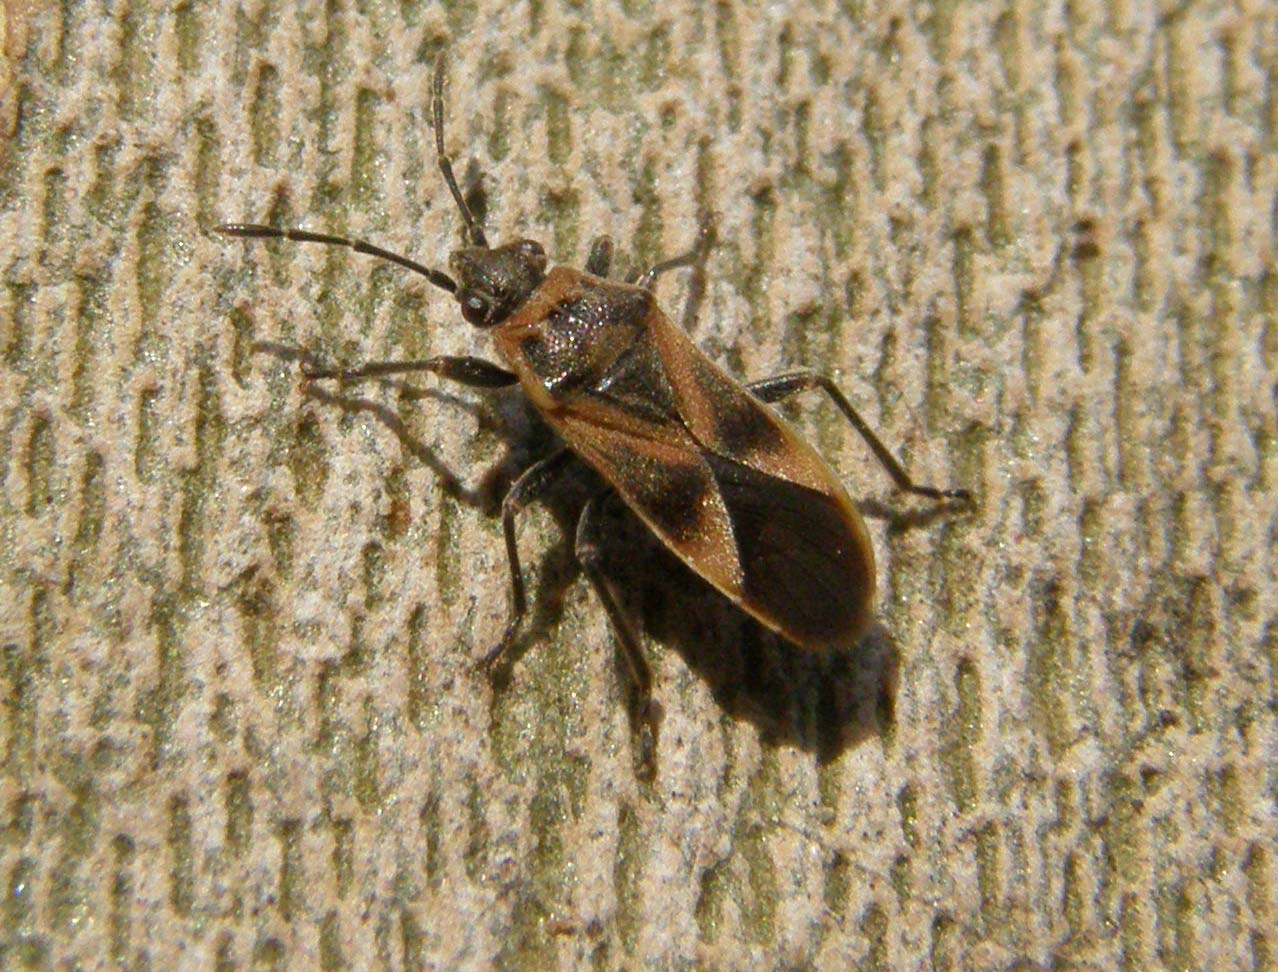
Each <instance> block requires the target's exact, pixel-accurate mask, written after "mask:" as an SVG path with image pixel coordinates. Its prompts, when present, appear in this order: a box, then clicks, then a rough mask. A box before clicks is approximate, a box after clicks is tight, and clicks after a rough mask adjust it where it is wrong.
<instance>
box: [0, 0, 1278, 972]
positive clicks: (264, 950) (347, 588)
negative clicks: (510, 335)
mask: <svg viewBox="0 0 1278 972" xmlns="http://www.w3.org/2000/svg"><path fill="white" fill-rule="evenodd" d="M784 7H785V5H773V6H772V7H771V8H770V9H769V12H768V13H766V14H759V13H753V12H750V11H749V9H748V8H747V5H736V4H732V3H727V2H721V3H717V4H707V3H700V2H688V3H683V4H665V3H654V2H643V0H632V2H623V3H620V4H617V3H611V4H610V3H603V2H599V3H591V2H588V0H587V2H582V3H576V4H564V5H559V4H555V3H551V2H530V3H525V4H507V3H492V4H489V3H482V4H475V3H458V4H453V5H448V6H445V7H434V6H428V7H425V8H419V7H418V5H416V4H410V3H390V2H382V0H363V2H354V0H335V2H330V3H327V4H324V3H319V2H300V3H282V2H271V0H259V2H246V3H243V4H235V3H194V2H191V3H186V2H179V3H169V4H154V5H148V4H145V3H130V4H126V5H116V4H103V3H92V2H91V3H84V4H78V3H70V4H64V5H62V6H56V7H51V8H50V7H48V5H46V4H42V3H26V4H23V3H9V4H6V5H5V12H4V16H5V18H6V21H5V24H4V42H5V63H4V65H3V70H0V84H3V85H5V87H4V90H3V91H0V139H2V140H0V155H2V157H0V267H2V268H3V274H4V287H3V288H2V289H0V375H2V377H0V430H2V434H3V441H2V442H0V476H2V477H3V484H4V488H3V494H2V496H0V606H2V616H0V646H2V651H3V666H2V667H0V700H2V701H3V705H0V753H2V754H3V755H2V759H3V764H2V766H0V877H2V878H3V882H4V892H5V893H4V901H3V904H2V905H0V965H3V966H5V967H12V968H27V967H30V968H35V969H46V968H48V969H53V968H57V969H68V968H112V969H114V968H119V969H144V968H153V969H184V968H215V967H216V968H225V969H233V968H287V969H304V968H305V969H309V968H315V967H319V968H323V969H341V968H351V969H363V968H387V969H428V968H440V969H461V968H484V967H502V968H532V969H568V968H577V967H585V968H599V969H609V968H648V969H676V968H697V967H700V968H708V969H718V968H723V969H728V968H754V969H781V968H796V969H797V968H805V969H806V968H815V969H831V970H835V969H838V970H842V969H848V968H855V967H864V968H887V969H923V968H938V969H962V968H1012V967H1016V968H1020V967H1021V966H1020V965H1018V964H1017V963H1018V962H1025V961H1027V962H1029V963H1031V965H1030V967H1035V968H1037V967H1049V966H1050V967H1053V968H1095V969H1111V968H1128V969H1148V968H1157V967H1166V968H1173V969H1204V968H1212V969H1218V970H1224V969H1274V968H1275V967H1278V934H1276V933H1275V931H1274V929H1276V928H1278V859H1276V857H1275V855H1276V854H1278V846H1276V838H1275V834H1276V833H1278V819H1276V818H1278V807H1276V801H1278V770H1276V768H1275V767H1276V766H1278V755H1276V753H1278V723H1276V719H1278V716H1276V713H1278V707H1276V705H1275V702H1276V701H1278V699H1276V691H1275V682H1276V679H1278V568H1276V566H1275V555H1274V547H1275V542H1276V536H1278V522H1276V519H1275V518H1276V517H1278V428H1276V425H1275V421H1276V420H1275V413H1276V410H1278V403H1276V401H1275V398H1276V394H1278V393H1276V388H1278V274H1276V273H1275V250H1276V248H1278V10H1276V9H1275V7H1274V5H1273V4H1272V3H1261V2H1253V0H1240V2H1238V3H1235V4H1192V3H1191V4H1182V5H1179V6H1171V5H1163V6H1162V7H1155V6H1153V5H1150V4H1142V3H1137V2H1119V3H1102V2H1099V0H1079V2H1071V3H1068V4H1056V3H1037V2H1029V0H1027V2H1017V0H1010V2H1003V3H952V2H940V3H936V4H935V5H932V6H929V5H926V4H906V3H889V4H884V5H879V4H855V3H850V4H844V5H842V6H839V5H836V4H833V3H827V4H820V3H818V4H795V5H793V7H794V9H793V10H792V11H790V12H788V13H787V12H785V10H784ZM445 46H446V47H447V48H448V50H449V64H450V74H451V80H450V85H449V90H448V100H447V117H448V142H449V145H450V148H451V149H452V151H453V152H454V153H455V155H456V157H457V160H458V167H459V174H460V175H461V177H462V181H463V182H464V183H465V184H466V185H467V187H468V192H470V193H471V197H472V199H474V201H475V202H476V204H477V205H478V207H479V208H480V210H481V211H482V212H483V213H484V218H485V220H486V225H487V226H488V228H489V231H490V235H492V236H493V237H495V238H509V237H513V236H523V235H527V236H532V237H535V238H539V239H541V240H542V241H543V242H544V243H545V244H546V246H547V248H548V250H549V251H550V252H551V254H552V257H553V258H554V259H556V260H558V261H560V262H565V263H569V264H573V265H580V264H581V263H582V262H583V261H584V257H585V252H586V248H587V246H588V244H589V240H590V238H591V237H592V236H593V235H595V234H596V233H600V232H609V233H611V234H613V235H614V236H615V237H617V239H618V241H619V244H620V251H621V253H622V254H624V255H625V257H626V259H627V260H629V259H631V258H633V259H635V260H637V261H639V262H642V263H648V262H651V261H653V260H655V259H657V258H659V257H661V256H668V255H670V254H672V253H674V252H678V251H681V250H683V249H685V248H686V247H687V246H688V245H689V244H690V242H691V241H692V240H693V238H694V235H695V232H696V225H697V213H698V210H699V209H703V208H704V209H710V210H714V211H715V212H717V213H718V214H719V215H718V234H719V244H718V246H717V247H716V248H715V250H714V251H713V253H712V254H711V256H710V258H709V261H708V264H707V267H706V271H707V272H706V281H705V289H704V293H703V295H702V297H701V299H700V300H699V301H697V302H695V305H696V310H697V314H696V320H695V323H693V324H692V328H693V331H694V334H695V335H696V338H697V340H698V342H699V343H700V344H701V346H702V347H703V348H705V349H706V350H707V351H708V353H710V354H711V355H712V356H713V357H714V358H715V359H716V360H718V361H720V362H723V363H724V364H725V365H727V366H728V367H730V368H731V369H732V370H733V371H734V372H736V373H738V374H741V375H742V376H746V377H761V376H763V375H766V374H769V373H773V372H776V371H780V370H784V369H788V368H792V367H798V366H814V367H818V368H820V369H822V370H828V371H834V372H837V373H838V374H839V378H840V382H841V385H842V387H843V388H844V389H845V390H846V391H847V393H848V395H849V397H850V398H851V399H852V400H853V401H854V402H855V403H856V404H857V405H858V406H859V407H860V408H861V409H862V410H863V412H864V414H865V416H866V417H867V418H868V419H869V420H870V421H871V423H872V424H873V425H874V426H875V427H876V428H877V429H879V430H880V432H881V433H882V435H883V437H884V439H885V440H886V441H887V442H888V443H889V444H890V445H891V446H892V447H893V449H894V450H896V451H897V452H898V454H899V455H901V456H902V457H903V458H904V459H905V461H906V462H907V464H908V466H909V467H910V469H911V470H912V471H913V472H914V473H915V474H916V475H917V476H918V477H919V478H920V479H922V480H924V481H931V482H937V483H942V484H946V483H955V484H963V485H968V486H970V487H972V488H973V489H975V490H976V491H977V493H978V494H979V498H980V499H979V508H978V509H977V511H976V512H974V513H971V514H961V513H959V514H955V513H952V512H951V513H947V514H944V515H932V513H931V508H930V507H929V506H928V505H927V504H922V503H918V502H916V501H913V500H909V499H905V498H902V497H900V496H898V495H895V494H894V493H893V491H892V489H891V484H890V482H889V480H888V479H887V477H886V476H885V475H883V473H882V471H881V470H880V469H878V468H877V467H876V466H875V465H874V463H873V461H872V459H871V458H870V456H869V453H868V451H867V450H866V449H865V448H864V446H863V444H862V443H861V442H860V441H858V440H857V438H856V436H855V434H854V433H853V432H852V431H851V430H849V429H848V428H847V427H846V426H845V424H844V423H843V422H842V421H841V420H840V418H839V417H838V415H837V414H836V413H835V412H834V410H833V409H832V408H831V407H829V405H828V403H827V402H825V401H824V400H821V399H820V398H819V396H810V397H809V398H810V400H808V399H805V400H802V401H800V402H799V403H798V405H797V407H796V408H795V409H794V410H792V412H791V414H793V415H795V416H796V417H797V420H798V421H799V422H800V424H801V426H802V427H803V428H805V429H806V430H807V431H808V432H809V433H810V434H811V435H812V436H813V438H814V440H815V441H816V442H817V443H818V444H819V445H820V447H821V448H822V450H823V451H824V452H825V453H826V454H827V455H828V456H829V457H830V459H831V461H832V463H833V464H834V466H835V467H836V468H837V469H838V470H840V472H841V473H842V474H843V475H844V476H845V477H846V480H847V482H848V483H849V485H850V488H851V490H852V492H853V493H854V494H855V495H857V496H858V497H861V498H862V500H863V504H864V507H863V508H864V511H865V513H866V515H867V519H868V522H869V524H870V530H871V533H872V535H873V537H874V541H875V545H876V550H877V553H878V559H879V578H880V607H879V612H878V617H879V621H880V624H879V626H878V627H877V628H876V629H875V630H874V631H873V633H872V634H871V636H870V637H869V638H868V639H867V641H866V642H865V644H863V645H862V646H861V647H860V648H859V649H858V650H857V651H855V652H851V653H848V654H846V655H843V656H836V657H831V658H812V657H800V656H799V655H797V654H796V653H795V652H793V651H792V650H789V649H787V648H785V647H784V646H783V645H779V644H777V643H776V642H775V641H774V640H772V639H770V638H768V637H765V636H764V635H762V634H761V633H760V632H759V631H758V630H757V628H755V627H754V626H753V625H752V624H750V623H748V622H746V621H745V620H743V618H742V617H741V616H740V615H739V614H738V613H736V612H734V611H733V610H732V609H731V608H729V607H728V606H726V605H725V604H724V603H722V602H721V600H720V599H717V598H716V597H715V596H714V595H713V594H711V593H710V592H708V591H706V590H705V589H703V587H702V586H700V585H698V584H697V583H694V582H693V581H692V580H691V579H690V578H689V577H688V576H687V575H686V573H685V572H683V571H682V570H681V569H680V568H679V567H677V565H676V564H675V563H674V561H673V559H672V558H670V557H669V556H668V555H665V554H663V553H662V552H661V551H660V550H657V549H654V547H653V545H652V544H650V543H646V542H645V541H644V539H643V536H642V533H641V531H639V530H637V529H636V528H635V527H634V526H633V524H631V523H629V522H628V521H627V520H626V519H625V518H623V517H620V516H617V517H614V518H613V519H612V520H610V521H609V522H610V527H611V529H610V533H611V536H612V539H611V541H610V543H609V545H608V555H609V560H610V564H611V568H612V576H614V577H615V578H616V582H617V584H618V586H619V588H620V589H621V590H623V591H624V600H625V602H626V607H627V609H628V610H629V611H631V612H632V613H633V614H634V616H635V617H636V618H642V619H643V622H642V624H641V630H642V631H643V638H644V642H645V645H646V646H647V648H648V651H649V653H650V656H651V658H652V662H653V666H654V669H655V673H656V682H657V684H656V693H657V696H658V698H659V699H660V701H661V704H662V706H663V708H664V713H665V718H664V722H663V731H662V734H661V740H660V772H659V775H658V778H657V780H656V782H655V783H654V784H652V785H650V786H649V785H645V784H643V783H641V782H639V781H638V780H637V779H636V778H635V775H634V772H633V769H632V765H633V760H634V755H635V753H634V740H633V737H632V727H631V725H630V720H629V719H628V716H627V691H626V689H625V687H624V681H623V679H622V677H621V676H622V673H621V670H620V668H619V665H618V663H617V659H616V658H615V652H614V649H613V648H612V647H611V646H612V644H613V642H612V638H611V635H610V633H609V629H608V625H607V621H606V619H605V617H604V615H603V612H602V610H601V609H600V608H599V606H598V604H597V603H596V602H595V601H594V599H593V597H592V595H591V594H590V591H589V588H588V586H587V585H586V584H585V583H584V582H582V579H581V578H580V577H579V576H578V574H577V573H576V571H575V568H574V567H573V562H572V556H571V534H572V530H573V524H574V519H573V518H574V515H575V510H576V509H577V508H578V507H579V505H580V502H581V500H582V498H583V496H584V495H585V486H584V485H582V484H581V483H577V484H575V485H574V484H573V483H571V482H570V483H569V484H567V488H566V490H565V491H564V492H563V493H562V494H559V495H558V496H557V497H556V498H555V499H553V500H552V501H551V502H550V503H548V504H547V505H546V506H539V507H535V508H533V509H532V510H530V511H529V512H528V513H527V514H526V515H525V516H524V518H523V522H522V527H521V531H520V542H521V545H522V549H523V550H524V552H525V553H524V559H525V563H526V566H527V568H528V570H529V575H530V581H531V595H532V605H533V610H532V615H533V623H532V625H531V626H530V632H529V636H528V637H527V638H526V639H525V640H524V642H523V643H522V645H521V648H520V650H519V652H518V653H517V655H518V657H517V658H516V659H515V661H514V663H513V664H512V665H511V666H510V667H509V669H508V671H507V673H506V676H505V677H504V678H502V679H499V680H498V681H497V682H496V683H490V681H489V680H488V679H487V678H486V677H484V675H483V674H482V673H480V672H478V671H476V669H475V666H474V659H475V658H477V657H478V656H479V655H480V654H481V653H482V652H483V651H484V650H485V649H486V648H487V647H489V646H490V645H491V644H492V643H493V641H494V640H495V639H496V638H497V636H498V635H499V633H500V631H501V629H502V626H503V624H504V620H505V614H506V611H507V599H508V580H507V575H506V567H505V559H504V553H503V547H502V541H501V531H500V522H499V506H500V497H501V494H502V492H503V491H504V489H505V487H506V486H507V485H508V484H509V482H510V481H511V479H512V478H513V477H514V476H515V475H516V474H517V472H518V471H519V469H521V468H522V467H524V466H526V465H527V464H528V463H529V462H531V461H533V460H534V459H535V458H536V457H537V456H539V455H541V454H543V453H544V452H546V451H547V450H548V449H549V448H551V447H552V445H553V443H552V441H551V440H550V438H549V437H548V435H547V434H546V433H545V432H544V431H543V430H541V429H540V428H539V427H538V425H537V424H536V422H535V420H534V419H533V418H532V417H531V416H530V415H529V414H528V412H527V410H526V409H525V408H524V406H523V405H522V404H521V400H520V399H519V397H518V396H517V395H515V394H510V393H493V394H489V395H484V394H481V393H476V392H472V391H470V390H467V389H457V388H454V387H447V386H443V385H441V383H439V382H438V381H435V380H432V379H431V378H430V377H429V376H427V377H422V378H416V377H414V378H412V379H411V380H407V381H398V380H397V381H390V382H384V383H372V384H368V385H364V386H359V387H351V388H346V389H336V388H332V387H317V388H314V389H310V390H308V389H306V388H304V387H303V386H302V384H301V383H300V382H299V380H298V364H297V359H298V355H299V354H300V353H301V351H302V350H303V349H305V350H306V351H310V352H314V353H315V354H317V355H319V356H321V357H322V358H323V359H324V360H326V361H332V362H356V361H361V360H367V359H379V358H397V357H418V356H425V355H428V354H437V353H457V354H465V353H473V354H486V353H488V351H489V349H488V348H487V346H486V342H485V338H484V335H483V334H482V333H479V332H476V331H474V330H473V329H471V328H469V327H468V326H467V325H465V324H464V323H463V322H462V321H461V318H460V316H459V315H458V313H457V311H456V307H455V305H454V304H453V303H452V302H451V301H450V300H448V299H447V297H446V295H443V294H441V293H439V292H437V291H434V290H432V288H431V287H430V286H429V285H428V284H427V283H426V282H425V281H423V280H421V279H420V278H415V277H412V276H411V275H409V274H406V273H404V272H403V271H401V270H398V269H396V268H395V267H393V266H389V265H386V264H380V263H378V262H376V261H373V260H370V259H368V258H365V257H360V256H357V255H354V254H351V253H349V252H347V251H334V250H329V249H324V248H319V247H314V246H311V247H306V246H296V245H288V244H274V243H273V244H259V243H255V244H246V243H243V242H240V241H229V240H225V239H221V238H218V237H215V236H212V235H211V234H209V233H207V232H206V230H207V228H208V227H209V226H211V225H214V224H216V223H218V222H221V221H225V220H239V219H252V220H257V221H262V222H270V223H274V224H279V225H303V226H306V227H307V228H310V229H315V230H324V231H329V232H340V233H349V234H353V235H359V236H364V237H368V238H371V239H373V240H375V241H377V242H379V243H381V244H383V245H385V246H387V247H390V248H392V249H395V250H398V251H401V252H405V253H407V254H409V255H411V256H414V257H416V258H417V259H420V260H422V261H424V262H427V263H430V264H432V265H437V266H440V265H443V264H444V263H445V261H446V256H447V252H448V251H449V249H450V248H451V247H453V246H456V245H457V244H458V242H459V240H460V234H459V221H458V218H457V214H456V213H455V211H454V210H453V208H452V207H451V205H450V204H449V201H448V198H447V195H446V192H445V190H444V187H443V185H442V183H441V180H440V179H439V177H438V173H437V171H436V170H435V168H434V159H433V152H432V145H431V136H430V128H429V124H428V107H429V77H430V71H431V65H432V63H433V61H434V58H435V55H436V53H437V52H438V51H439V50H440V49H441V48H442V47H445ZM689 289H690V284H689V276H688V274H687V273H686V272H680V273H673V274H670V275H668V276H667V277H664V278H662V280H661V282H660V284H659V287H658V291H659V294H660V297H661V299H662V301H663V303H664V305H665V306H666V307H668V308H670V311H671V314H672V316H676V317H678V316H680V314H681V312H680V308H681V307H682V306H683V304H684V301H685V298H686V296H687V294H688V293H689ZM693 289H695V288H693Z"/></svg>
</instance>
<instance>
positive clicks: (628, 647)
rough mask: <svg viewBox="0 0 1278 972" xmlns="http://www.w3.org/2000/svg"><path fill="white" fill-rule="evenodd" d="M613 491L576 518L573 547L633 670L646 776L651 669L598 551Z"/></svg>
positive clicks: (651, 744) (652, 729) (651, 739)
mask: <svg viewBox="0 0 1278 972" xmlns="http://www.w3.org/2000/svg"><path fill="white" fill-rule="evenodd" d="M609 495H610V494H609V493H608V492H602V493H596V494H595V495H594V496H592V497H591V498H590V499H589V500H588V501H587V502H586V505H585V507H584V508H583V509H582V511H581V519H579V520H578V521H577V538H576V541H575V543H574V547H573V550H574V552H575V553H576V555H577V563H579V564H580V565H581V569H582V572H583V573H584V574H585V575H586V579H587V580H589V581H590V586H591V587H593V588H594V589H595V593H596V594H597V595H598V596H599V600H600V601H602V602H603V606H604V610H605V611H607V612H608V620H609V621H611V622H612V628H613V630H614V631H615V632H616V633H617V639H618V640H619V641H620V642H621V650H622V653H623V654H624V655H625V657H626V665H627V667H628V668H629V669H630V680H631V683H632V684H633V685H634V691H635V704H636V711H637V713H638V717H639V725H640V728H639V733H640V741H639V765H640V767H641V768H642V770H643V773H644V775H645V776H648V777H651V776H652V775H653V772H654V770H655V768H656V747H657V742H656V732H657V724H656V723H657V719H656V715H657V714H656V705H655V703H654V702H653V700H652V669H651V668H650V667H649V666H648V660H647V659H646V658H645V657H644V654H643V649H642V648H641V647H640V646H639V639H638V638H636V637H635V633H634V629H633V628H632V627H631V626H630V622H629V621H627V620H626V616H625V614H624V613H623V612H622V610H621V605H620V604H618V603H617V598H616V596H615V595H614V594H613V592H612V587H611V586H609V584H608V579H607V578H606V577H605V576H604V574H603V570H602V569H601V563H600V561H601V558H600V553H599V540H598V533H599V510H600V508H601V507H602V506H603V503H604V501H605V500H606V499H607V498H608V496H609Z"/></svg>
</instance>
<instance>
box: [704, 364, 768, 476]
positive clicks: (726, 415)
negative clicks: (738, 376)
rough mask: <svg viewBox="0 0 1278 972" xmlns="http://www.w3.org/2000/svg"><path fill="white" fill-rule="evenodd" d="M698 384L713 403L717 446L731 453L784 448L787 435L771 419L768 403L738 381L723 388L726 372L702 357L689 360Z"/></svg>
mask: <svg viewBox="0 0 1278 972" xmlns="http://www.w3.org/2000/svg"><path fill="white" fill-rule="evenodd" d="M689 363H690V364H691V366H692V368H693V374H694V376H695V379H696V385H697V387H698V388H701V389H704V390H706V392H707V393H709V394H710V398H711V400H712V402H713V404H714V408H713V409H711V411H710V418H711V421H712V422H713V425H714V445H713V446H710V443H706V445H707V446H710V447H711V448H715V449H717V450H718V451H720V452H723V453H724V454H726V455H731V456H742V457H748V456H758V455H760V454H764V453H767V452H769V451H772V452H775V451H776V450H777V449H783V448H785V436H784V435H783V434H782V432H781V430H780V429H778V428H777V426H776V424H775V423H773V422H772V421H771V420H770V416H769V415H768V411H767V406H766V405H763V404H762V403H760V402H758V401H756V400H755V398H754V397H753V396H752V395H750V394H749V392H747V391H745V390H744V389H742V388H741V387H739V386H737V385H736V384H735V383H732V384H731V387H728V388H724V385H725V379H724V377H723V375H721V374H719V372H717V371H715V370H714V369H712V368H711V367H710V364H709V362H707V361H705V360H703V359H701V358H700V357H699V356H698V358H697V359H696V360H694V361H691V362H689Z"/></svg>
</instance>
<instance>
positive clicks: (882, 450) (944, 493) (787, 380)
mask: <svg viewBox="0 0 1278 972" xmlns="http://www.w3.org/2000/svg"><path fill="white" fill-rule="evenodd" d="M746 387H747V388H749V389H750V391H751V392H753V393H754V394H755V396H756V397H758V398H760V399H762V400H763V401H765V402H779V401H781V400H782V399H784V398H789V397H790V396H791V395H795V394H797V393H799V392H802V391H808V390H809V389H812V388H820V389H821V390H822V391H824V392H825V393H826V394H827V395H829V396H830V398H831V399H832V400H833V401H834V404H835V406H836V407H837V408H838V409H839V411H840V412H842V413H843V415H844V417H845V418H847V420H848V421H849V422H851V423H852V427H853V428H854V429H856V430H857V432H859V433H861V438H863V439H864V440H865V442H866V445H868V446H869V447H870V451H871V452H873V453H874V457H875V458H876V459H878V460H879V462H880V463H881V464H882V466H883V468H884V469H886V470H887V473H888V475H889V476H891V477H892V481H893V482H894V483H896V488H897V489H901V490H904V491H905V492H907V493H916V494H917V495H919V496H929V497H931V498H932V499H957V500H966V501H971V499H972V494H971V492H970V491H969V490H966V489H939V488H937V487H935V486H919V485H917V484H916V483H915V482H914V480H913V479H911V478H910V474H909V473H907V472H906V471H905V467H904V466H902V465H901V464H900V463H899V462H897V460H896V457H895V456H893V455H892V453H891V452H889V451H888V449H887V446H885V445H884V444H883V443H882V441H881V440H880V439H879V437H878V436H877V435H875V434H874V430H873V429H871V428H870V426H869V425H868V424H866V421H865V419H863V418H861V416H860V415H858V414H857V411H856V409H854V408H853V407H852V403H851V402H849V401H848V400H847V398H846V397H845V396H844V394H843V392H841V391H839V387H838V386H837V385H836V384H835V383H834V381H833V380H832V379H831V378H830V377H829V376H828V375H822V374H818V373H817V372H815V371H791V372H789V373H788V374H784V375H777V376H775V377H773V378H764V379H763V380H762V381H754V382H750V383H749V384H747V385H746Z"/></svg>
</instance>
